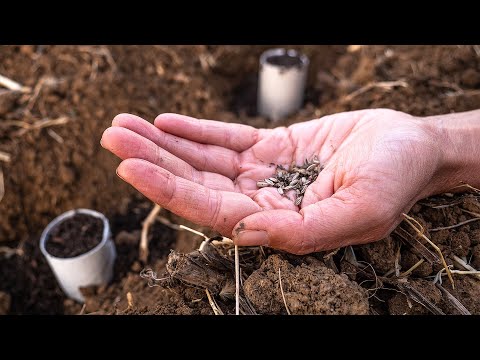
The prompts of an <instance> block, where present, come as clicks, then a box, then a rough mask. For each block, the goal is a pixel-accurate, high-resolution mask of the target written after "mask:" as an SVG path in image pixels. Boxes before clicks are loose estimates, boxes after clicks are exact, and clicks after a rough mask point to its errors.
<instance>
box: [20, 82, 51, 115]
mask: <svg viewBox="0 0 480 360" xmlns="http://www.w3.org/2000/svg"><path fill="white" fill-rule="evenodd" d="M56 84H58V80H57V79H55V78H53V77H50V76H44V77H42V78H41V79H40V80H39V81H38V83H37V84H36V85H35V87H34V89H33V95H32V96H31V97H30V99H29V100H28V103H27V106H26V107H25V109H26V110H27V112H28V113H30V111H32V109H33V106H34V105H35V102H36V101H37V98H38V96H39V95H40V92H41V91H42V89H43V87H44V85H46V86H54V85H56Z"/></svg>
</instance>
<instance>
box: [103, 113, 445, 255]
mask: <svg viewBox="0 0 480 360" xmlns="http://www.w3.org/2000/svg"><path fill="white" fill-rule="evenodd" d="M102 146H103V147H105V148H106V149H108V150H110V151H111V152H113V153H114V154H116V155H117V156H119V157H120V158H121V159H123V162H122V163H121V164H120V166H119V167H118V169H117V174H118V175H119V176H120V177H121V178H122V179H124V180H125V181H127V182H129V183H130V184H131V185H133V186H134V187H135V188H136V189H138V190H139V191H140V192H142V193H143V194H144V195H145V196H147V197H148V198H149V199H151V200H152V201H154V202H155V203H158V204H159V205H161V206H162V207H165V208H166V209H168V210H170V211H172V212H174V213H176V214H177V215H179V216H182V217H184V218H186V219H188V220H190V221H192V222H195V223H198V224H200V225H206V226H210V227H212V228H213V229H215V230H216V231H218V232H220V233H221V234H223V235H225V236H228V237H233V240H234V242H235V243H236V244H238V245H264V246H270V247H273V248H277V249H281V250H285V251H288V252H292V253H296V254H306V253H310V252H315V251H322V250H330V249H334V248H338V247H342V246H346V245H353V244H362V243H367V242H371V241H375V240H379V239H381V238H382V237H384V236H386V235H387V234H388V233H389V232H390V231H392V230H393V229H394V228H395V226H396V225H397V224H398V223H399V222H400V221H401V214H402V213H403V212H407V211H408V210H409V209H410V207H411V206H413V204H414V203H415V202H416V201H417V200H419V199H421V198H423V197H426V196H428V195H430V194H431V193H433V192H434V191H435V189H434V188H433V187H432V186H431V183H432V179H433V178H434V176H435V174H436V172H437V171H438V169H439V168H440V163H441V160H442V154H441V151H440V150H439V149H438V146H437V144H436V142H435V136H434V134H433V132H432V131H431V130H430V129H429V128H428V127H426V126H424V125H423V121H422V120H420V119H418V118H415V117H412V116H410V115H407V114H405V113H401V112H396V111H393V110H387V109H376V110H362V111H355V112H348V113H340V114H335V115H330V116H325V117H323V118H321V119H318V120H312V121H308V122H303V123H298V124H294V125H292V126H290V127H288V128H285V127H278V128H275V129H255V128H253V127H250V126H246V125H240V124H228V123H223V122H217V121H211V120H197V119H194V118H190V117H186V116H182V115H176V114H162V115H160V116H158V117H157V119H156V120H155V125H152V124H151V123H149V122H147V121H145V120H143V119H141V118H139V117H137V116H134V115H128V114H121V115H118V116H117V117H115V119H114V120H113V122H112V127H110V128H108V129H107V130H105V132H104V134H103V137H102ZM314 155H317V156H318V157H319V159H320V162H321V164H323V165H324V166H325V167H324V169H323V171H321V172H320V174H319V175H318V178H317V180H316V181H315V182H314V183H313V184H311V185H310V186H309V187H308V188H307V190H306V192H305V195H304V198H303V201H302V203H301V205H300V206H295V205H294V203H293V202H292V201H291V200H289V199H288V198H286V197H282V196H281V195H280V194H279V193H278V192H277V190H276V189H275V188H268V187H267V188H261V189H258V188H257V184H256V183H257V181H258V180H261V179H264V178H267V177H270V176H272V175H273V174H274V172H275V166H272V164H282V165H284V166H285V165H286V166H288V165H290V164H291V163H292V161H295V162H296V163H297V164H301V163H303V161H304V160H305V159H306V158H307V159H310V158H312V157H313V156H314Z"/></svg>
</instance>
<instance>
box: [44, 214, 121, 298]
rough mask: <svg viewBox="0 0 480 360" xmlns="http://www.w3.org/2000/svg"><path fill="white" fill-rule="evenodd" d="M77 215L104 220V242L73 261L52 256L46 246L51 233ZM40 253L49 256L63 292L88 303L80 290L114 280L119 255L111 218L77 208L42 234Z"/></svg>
mask: <svg viewBox="0 0 480 360" xmlns="http://www.w3.org/2000/svg"><path fill="white" fill-rule="evenodd" d="M76 214H85V215H90V216H94V217H96V218H99V219H101V220H102V222H103V234H102V241H101V242H100V243H99V244H98V245H97V246H95V247H94V248H93V249H91V250H89V251H87V252H86V253H84V254H82V255H78V256H75V257H72V258H58V257H55V256H53V255H51V254H49V253H48V252H47V249H46V247H45V244H46V242H47V241H48V237H49V235H50V233H51V231H52V230H53V229H54V228H55V227H56V226H57V225H59V224H60V223H61V222H63V221H65V220H67V219H68V218H71V217H73V216H74V215H76ZM40 250H41V251H42V253H43V255H44V256H45V257H46V259H47V262H48V264H49V265H50V268H51V269H52V271H53V273H54V274H55V277H56V278H57V281H58V283H59V284H60V287H61V288H62V290H63V291H64V292H65V294H66V295H67V296H68V297H70V298H72V299H74V300H76V301H79V302H82V303H83V302H85V299H84V297H83V295H82V294H81V293H80V289H79V288H80V287H83V286H90V285H101V284H106V283H108V282H110V280H111V279H112V277H113V264H114V262H115V258H116V256H117V253H116V250H115V244H114V243H113V241H112V235H111V231H110V225H109V223H108V219H107V218H106V217H105V216H104V215H103V214H101V213H99V212H97V211H93V210H89V209H75V210H70V211H67V212H65V213H63V214H62V215H60V216H58V217H56V218H55V219H53V221H52V222H51V223H50V224H48V226H47V227H46V228H45V230H44V231H43V233H42V236H41V238H40Z"/></svg>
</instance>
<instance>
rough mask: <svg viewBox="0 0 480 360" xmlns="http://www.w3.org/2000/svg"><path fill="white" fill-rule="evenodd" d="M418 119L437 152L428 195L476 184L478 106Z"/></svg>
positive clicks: (479, 139) (479, 134)
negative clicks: (435, 165)
mask: <svg viewBox="0 0 480 360" xmlns="http://www.w3.org/2000/svg"><path fill="white" fill-rule="evenodd" d="M421 121H422V124H423V126H424V127H425V128H426V129H427V130H428V133H429V134H430V135H431V136H432V141H433V143H434V144H435V147H436V148H437V151H438V154H439V161H438V165H437V171H436V173H435V175H434V177H433V178H432V181H431V184H430V186H429V189H428V191H427V192H428V194H427V196H430V195H434V194H439V193H444V192H449V191H454V188H455V187H457V186H459V185H461V184H469V185H471V186H474V187H479V185H480V183H479V182H480V156H479V155H480V110H475V111H469V112H464V113H453V114H447V115H439V116H430V117H426V118H423V119H421ZM460 190H462V189H460ZM463 190H465V189H463Z"/></svg>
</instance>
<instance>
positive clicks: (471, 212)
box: [460, 209, 480, 218]
mask: <svg viewBox="0 0 480 360" xmlns="http://www.w3.org/2000/svg"><path fill="white" fill-rule="evenodd" d="M460 210H462V211H463V212H465V213H467V214H470V215H473V216H476V217H477V218H480V214H479V213H476V212H473V211H468V210H465V209H460Z"/></svg>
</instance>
